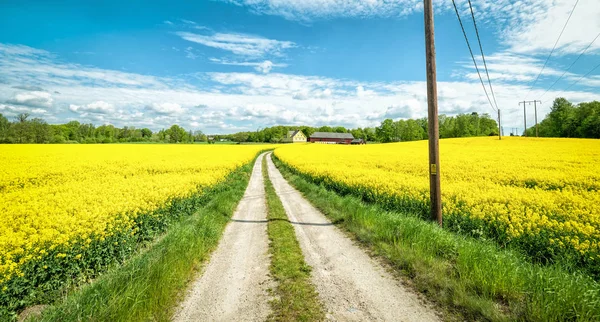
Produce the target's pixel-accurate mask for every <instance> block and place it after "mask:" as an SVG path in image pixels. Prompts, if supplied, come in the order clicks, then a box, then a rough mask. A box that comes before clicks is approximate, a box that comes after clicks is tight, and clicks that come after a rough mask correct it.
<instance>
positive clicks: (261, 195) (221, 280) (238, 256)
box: [174, 153, 273, 321]
mask: <svg viewBox="0 0 600 322" xmlns="http://www.w3.org/2000/svg"><path fill="white" fill-rule="evenodd" d="M263 157H264V153H263V154H262V155H260V156H259V157H258V158H257V160H256V163H255V164H254V168H253V170H252V176H251V178H250V182H249V183H248V188H246V192H245V193H244V197H243V198H242V200H241V201H240V203H239V204H238V207H237V209H236V211H235V213H234V214H233V217H232V220H231V222H230V223H229V224H228V225H227V227H226V228H225V231H224V233H223V236H222V238H221V241H220V242H219V245H218V247H217V249H216V250H215V251H214V253H213V254H212V256H211V258H210V261H209V262H208V264H207V266H206V267H205V269H204V270H203V271H202V272H201V275H200V276H199V277H198V279H197V280H196V281H195V282H194V283H193V285H192V287H191V289H190V291H189V292H188V294H187V296H186V298H185V300H184V301H183V303H182V305H181V307H180V308H179V311H178V312H177V313H176V314H175V317H174V321H264V320H266V318H267V317H268V315H269V313H270V306H269V300H270V296H269V294H268V292H267V289H268V288H270V287H273V286H272V281H271V280H270V277H269V265H270V259H269V257H268V238H267V209H266V199H265V190H264V181H263V176H262V159H263Z"/></svg>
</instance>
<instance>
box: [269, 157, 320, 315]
mask: <svg viewBox="0 0 600 322" xmlns="http://www.w3.org/2000/svg"><path fill="white" fill-rule="evenodd" d="M262 167H263V168H262V171H263V178H264V181H265V194H266V199H267V208H268V216H267V219H268V226H267V233H268V236H269V240H270V243H269V251H270V253H271V256H272V257H271V268H270V269H271V274H272V275H273V278H274V279H275V281H276V282H277V287H276V289H275V290H274V295H275V296H276V298H275V299H273V300H272V301H271V307H272V309H273V313H272V315H271V316H270V317H269V319H270V320H274V321H323V320H325V312H324V310H323V305H322V304H321V303H320V301H319V299H318V294H317V292H316V290H315V288H314V286H313V285H312V284H311V282H310V272H311V267H310V266H308V265H307V264H306V263H305V262H304V256H303V255H302V250H301V249H300V244H299V243H298V240H297V239H296V234H295V232H294V227H293V226H292V224H291V223H290V222H289V220H288V217H287V215H286V213H285V210H284V209H283V204H282V203H281V200H280V199H279V197H278V196H277V193H276V192H275V189H274V188H273V184H272V183H271V180H270V179H269V175H268V172H267V162H266V158H263V161H262Z"/></svg>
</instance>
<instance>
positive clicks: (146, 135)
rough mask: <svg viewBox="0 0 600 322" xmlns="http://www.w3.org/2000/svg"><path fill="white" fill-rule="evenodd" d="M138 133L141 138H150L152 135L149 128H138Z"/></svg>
mask: <svg viewBox="0 0 600 322" xmlns="http://www.w3.org/2000/svg"><path fill="white" fill-rule="evenodd" d="M140 133H141V134H142V137H143V138H145V139H146V138H147V139H149V138H151V137H152V131H151V130H150V129H149V128H143V129H141V130H140Z"/></svg>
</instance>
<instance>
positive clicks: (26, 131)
mask: <svg viewBox="0 0 600 322" xmlns="http://www.w3.org/2000/svg"><path fill="white" fill-rule="evenodd" d="M439 123H440V137H441V138H453V137H465V136H487V135H498V128H497V123H496V121H494V120H493V119H491V118H490V116H489V115H488V114H483V115H478V114H477V113H472V114H460V115H457V116H446V115H440V116H439ZM295 130H301V131H302V132H303V133H304V134H305V135H306V136H307V137H310V136H311V135H312V134H313V133H315V132H337V133H351V134H352V135H353V136H354V137H355V138H361V139H364V140H365V141H371V142H384V143H387V142H400V141H414V140H424V139H427V138H428V135H427V118H421V119H416V120H413V119H409V120H399V121H394V120H392V119H386V120H384V121H383V122H382V123H381V124H380V126H378V127H365V128H355V129H348V128H345V127H343V126H321V127H312V126H282V125H277V126H272V127H266V128H262V129H257V130H256V131H246V132H238V133H234V134H221V135H211V136H207V135H205V134H204V133H203V132H202V131H190V130H186V129H184V128H183V127H181V126H179V125H172V126H171V127H170V128H168V129H162V130H160V131H158V132H152V130H150V129H148V128H141V129H139V128H135V127H133V126H125V127H122V128H119V127H115V126H113V125H109V124H107V125H101V126H95V125H94V124H91V123H88V124H86V123H80V122H78V121H70V122H68V123H65V124H48V123H47V122H46V121H44V120H43V119H41V118H30V117H29V114H26V113H25V114H19V115H17V116H16V117H15V118H14V120H13V121H12V122H11V121H9V120H8V119H7V118H6V117H4V116H3V115H2V114H0V143H119V142H162V143H193V142H209V143H211V142H215V141H233V142H239V143H243V142H263V143H280V142H283V141H285V140H284V139H285V138H287V136H288V132H289V131H295Z"/></svg>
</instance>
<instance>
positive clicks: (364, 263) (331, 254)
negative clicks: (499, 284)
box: [267, 154, 440, 321]
mask: <svg viewBox="0 0 600 322" xmlns="http://www.w3.org/2000/svg"><path fill="white" fill-rule="evenodd" d="M267 164H268V170H269V178H270V179H271V182H272V183H273V186H274V187H275V191H276V192H277V194H278V195H279V197H280V199H281V202H282V203H283V207H284V208H285V211H286V213H287V215H288V217H289V220H290V221H291V222H292V224H294V228H295V231H296V236H297V238H298V241H299V242H300V246H301V248H302V253H303V254H304V257H305V260H306V262H307V264H308V265H310V266H312V268H313V270H312V282H313V284H314V285H315V287H316V289H317V291H318V292H319V296H320V298H321V301H322V302H323V303H324V304H325V306H326V310H327V311H328V314H327V318H328V319H329V320H334V321H366V320H369V321H438V320H440V319H439V317H438V316H437V315H436V314H435V312H434V311H433V310H432V309H431V308H429V307H427V306H425V305H424V304H422V303H421V301H420V300H419V299H418V297H417V295H416V294H414V293H412V292H410V291H408V290H406V289H405V288H404V287H403V286H402V285H401V284H400V283H399V282H398V281H397V280H396V279H395V278H394V277H392V276H391V275H390V274H389V273H388V272H387V271H386V270H385V269H384V268H383V267H382V266H381V265H380V264H379V263H377V262H376V261H375V260H373V259H372V258H371V257H369V256H368V255H367V254H366V253H364V252H363V251H362V250H361V249H360V248H359V247H357V246H356V245H354V244H353V242H352V241H351V240H350V239H348V238H347V237H346V236H344V234H343V233H342V232H340V231H339V230H338V228H337V227H335V226H333V224H331V222H330V221H329V220H328V219H327V218H326V217H325V216H324V215H323V214H321V213H320V212H319V211H318V210H317V209H315V208H314V207H313V206H312V205H311V204H310V203H309V202H308V201H307V200H306V199H304V198H303V197H302V195H301V194H300V193H299V192H298V191H297V190H295V189H294V188H293V187H292V186H290V184H289V183H288V182H287V181H286V180H285V179H284V178H283V176H282V175H281V173H280V172H279V170H278V169H277V168H276V167H275V165H274V164H273V161H272V160H271V158H270V154H269V155H268V157H267Z"/></svg>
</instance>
